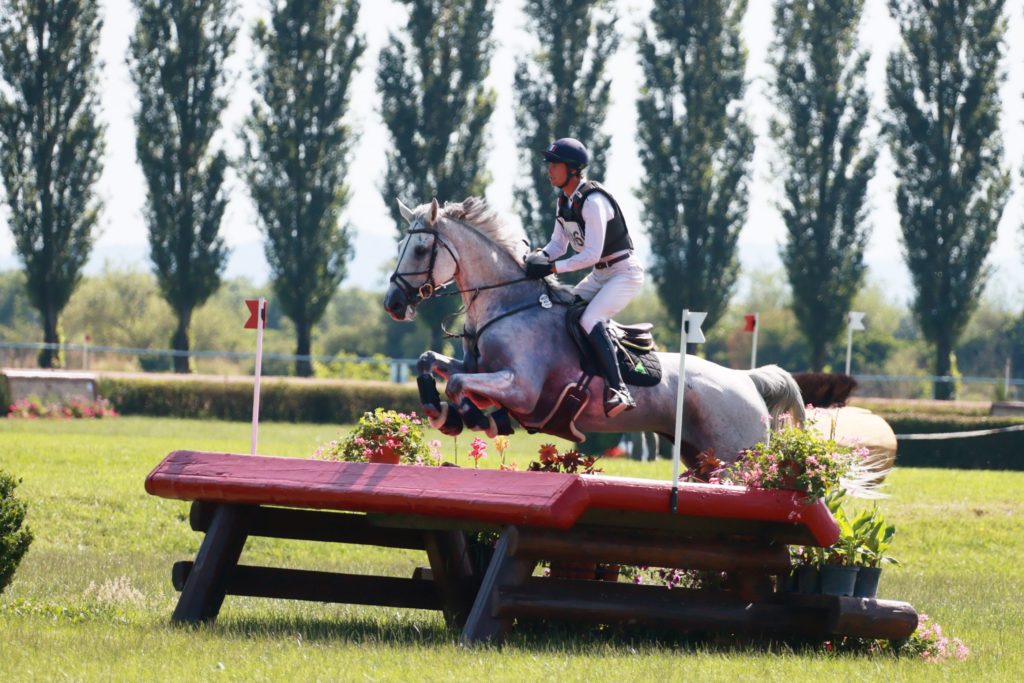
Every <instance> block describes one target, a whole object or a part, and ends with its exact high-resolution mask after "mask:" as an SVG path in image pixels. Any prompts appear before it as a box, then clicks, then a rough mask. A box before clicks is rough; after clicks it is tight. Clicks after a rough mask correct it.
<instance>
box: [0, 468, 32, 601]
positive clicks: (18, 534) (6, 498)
mask: <svg viewBox="0 0 1024 683" xmlns="http://www.w3.org/2000/svg"><path fill="white" fill-rule="evenodd" d="M18 483H19V482H18V481H17V480H15V479H14V477H12V476H11V475H9V474H7V473H6V472H4V471H3V470H0V593H3V592H4V589H5V588H7V586H8V585H9V584H10V583H11V580H13V579H14V570H15V569H17V568H18V563H20V562H21V558H22V557H24V556H25V553H26V552H28V546H29V545H30V544H31V543H32V532H31V530H29V528H28V527H27V526H26V527H24V528H22V523H23V522H24V521H25V511H26V509H27V508H26V506H25V503H24V502H22V501H20V500H18V499H17V498H15V497H14V488H15V487H16V486H17V485H18Z"/></svg>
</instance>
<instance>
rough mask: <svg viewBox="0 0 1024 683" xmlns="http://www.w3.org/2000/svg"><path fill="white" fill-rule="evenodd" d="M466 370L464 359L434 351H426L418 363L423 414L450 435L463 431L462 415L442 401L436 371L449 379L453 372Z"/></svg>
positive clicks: (436, 426) (438, 428) (417, 384)
mask: <svg viewBox="0 0 1024 683" xmlns="http://www.w3.org/2000/svg"><path fill="white" fill-rule="evenodd" d="M464 370H465V366H464V365H463V363H462V361H460V360H456V359H454V358H449V357H448V356H444V355H441V354H440V353H436V352H434V351H427V352H425V353H424V354H423V355H421V356H420V359H419V362H417V363H416V372H417V375H416V386H417V387H418V388H419V392H420V407H421V408H422V409H423V414H424V415H426V416H427V422H429V423H430V426H431V427H433V428H434V429H437V430H440V431H441V432H442V433H443V434H447V435H448V436H456V435H458V434H459V433H460V432H461V431H462V417H461V416H460V415H459V411H457V410H455V409H453V408H452V406H450V405H448V404H447V403H445V402H443V401H441V395H440V394H439V393H438V392H437V380H435V379H434V373H436V374H438V375H440V376H441V377H443V378H444V379H446V380H447V379H448V378H449V377H451V376H452V375H453V374H456V373H461V372H463V371H464Z"/></svg>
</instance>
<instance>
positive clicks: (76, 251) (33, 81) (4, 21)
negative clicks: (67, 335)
mask: <svg viewBox="0 0 1024 683" xmlns="http://www.w3.org/2000/svg"><path fill="white" fill-rule="evenodd" d="M98 4H99V3H97V2H96V1H95V0H44V1H38V2H32V1H30V0H0V180H2V182H3V184H4V187H5V190H6V195H5V196H6V201H7V205H8V207H10V213H9V214H8V225H9V227H10V229H11V233H12V234H13V236H14V243H15V248H16V249H17V251H18V256H19V257H20V259H21V261H22V263H23V264H24V266H25V275H26V278H27V286H28V294H29V298H30V300H31V301H32V305H33V306H34V307H35V308H36V309H37V310H38V311H39V314H40V318H41V323H42V327H43V341H44V342H46V343H49V344H57V343H59V342H60V341H61V338H60V325H59V317H60V313H61V311H62V310H63V309H64V306H65V305H67V302H68V299H70V298H71V294H72V292H73V291H74V290H75V287H76V286H77V285H78V282H79V280H80V279H81V276H82V268H83V267H84V266H85V263H86V261H87V260H88V258H89V252H90V250H91V249H92V244H93V240H94V236H93V229H94V228H95V226H96V222H97V220H98V218H99V210H100V206H99V200H97V199H96V197H95V195H94V193H93V186H94V185H95V183H96V181H97V180H98V179H99V176H100V172H101V170H102V159H103V148H104V145H103V127H102V125H101V124H100V123H99V122H98V121H97V112H98V106H99V105H98V101H97V88H96V85H97V70H98V68H99V64H98V63H97V57H96V53H97V50H98V48H99V39H100V29H101V27H102V22H101V21H100V19H99V8H98ZM60 362H61V361H60V358H59V353H58V352H57V351H55V350H52V349H44V350H43V351H40V353H39V365H40V366H41V367H51V366H56V365H59V364H60Z"/></svg>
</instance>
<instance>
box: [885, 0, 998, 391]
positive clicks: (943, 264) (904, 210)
mask: <svg viewBox="0 0 1024 683" xmlns="http://www.w3.org/2000/svg"><path fill="white" fill-rule="evenodd" d="M1003 5H1004V2H1003V0H934V1H933V2H930V3H928V4H922V3H920V2H918V1H917V0H889V11H890V13H891V14H892V16H893V17H894V18H895V19H896V21H897V23H898V24H899V28H900V34H901V37H902V44H901V45H900V47H899V48H898V49H897V50H896V51H895V52H894V53H893V54H892V55H891V56H890V57H889V63H888V66H887V71H886V80H887V95H888V104H889V110H890V115H889V118H888V120H887V122H886V133H887V137H888V140H889V145H890V148H891V150H892V154H893V161H894V166H895V171H896V178H897V181H898V185H897V189H896V206H897V208H898V209H899V213H900V227H901V228H902V235H903V249H904V256H905V259H906V263H907V267H908V268H909V269H910V275H911V280H912V283H913V288H914V298H913V300H912V302H911V309H912V311H913V314H914V318H915V320H916V321H917V324H918V325H919V326H920V328H921V333H922V335H923V336H924V337H925V339H927V340H928V342H929V343H930V344H931V345H932V347H933V348H934V351H935V358H934V365H933V373H934V374H935V375H937V376H939V377H947V376H949V374H950V370H951V368H952V355H953V350H954V347H955V345H956V343H957V341H958V340H959V338H960V335H961V334H962V333H963V331H964V328H965V326H966V325H967V322H968V320H969V319H970V317H971V314H972V313H973V312H974V310H975V308H976V307H977V304H978V301H979V300H980V299H981V294H982V291H983V290H984V288H985V284H986V282H987V280H988V277H989V274H990V267H989V266H988V265H987V264H986V259H987V257H988V254H989V252H990V251H991V248H992V244H993V242H994V241H995V239H996V234H997V230H998V227H999V220H1000V218H1001V217H1002V214H1003V208H1004V207H1005V205H1006V200H1007V197H1008V195H1009V188H1010V173H1009V170H1008V169H1007V168H1006V167H1005V165H1004V162H1003V144H1002V139H1001V136H1000V134H999V114H1000V99H999V86H1000V84H1001V83H1002V82H1003V80H1004V79H1005V74H1004V73H1003V72H1002V71H1001V69H1000V66H999V61H1000V58H1001V57H1002V52H1003V38H1004V36H1005V33H1006V19H1005V17H1004V14H1003ZM934 393H935V397H936V398H942V399H949V398H953V397H954V387H953V383H952V382H949V381H944V380H942V379H939V380H936V383H935V389H934Z"/></svg>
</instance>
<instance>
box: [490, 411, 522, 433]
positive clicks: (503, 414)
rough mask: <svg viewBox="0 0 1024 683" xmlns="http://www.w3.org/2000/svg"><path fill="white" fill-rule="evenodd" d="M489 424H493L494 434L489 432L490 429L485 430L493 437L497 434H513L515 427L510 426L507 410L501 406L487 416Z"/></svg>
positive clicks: (510, 421) (510, 419)
mask: <svg viewBox="0 0 1024 683" xmlns="http://www.w3.org/2000/svg"><path fill="white" fill-rule="evenodd" d="M489 418H490V421H491V424H492V425H493V426H494V431H495V433H494V434H491V432H490V429H488V430H487V436H489V437H490V438H492V439H493V438H494V437H495V436H497V435H499V434H500V435H501V436H508V435H509V434H515V431H516V430H515V429H513V428H512V418H510V417H509V415H508V410H506V409H504V408H502V409H501V410H495V411H494V412H493V413H491V414H490V416H489Z"/></svg>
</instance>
